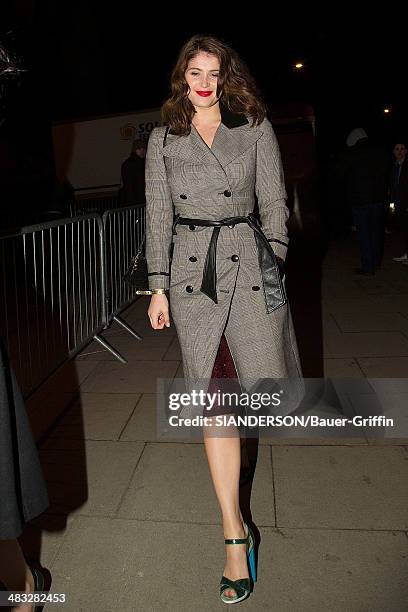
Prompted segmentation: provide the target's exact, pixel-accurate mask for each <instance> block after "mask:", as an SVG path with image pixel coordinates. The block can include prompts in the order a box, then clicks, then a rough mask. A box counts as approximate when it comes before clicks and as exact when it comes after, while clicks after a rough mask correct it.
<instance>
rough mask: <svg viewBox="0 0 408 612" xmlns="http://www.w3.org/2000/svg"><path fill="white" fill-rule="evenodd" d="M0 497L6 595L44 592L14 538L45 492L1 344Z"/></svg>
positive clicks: (0, 577)
mask: <svg viewBox="0 0 408 612" xmlns="http://www.w3.org/2000/svg"><path fill="white" fill-rule="evenodd" d="M0 499H1V504H0V582H1V583H2V584H3V585H4V586H5V587H6V588H7V589H8V590H10V591H25V590H26V591H34V590H44V575H43V574H42V572H41V570H40V569H39V568H37V567H35V568H34V567H30V566H29V565H28V564H27V563H26V560H25V558H24V555H23V553H22V551H21V548H20V545H19V543H18V540H17V538H18V537H19V536H20V535H21V534H22V531H23V527H24V525H25V523H27V522H28V521H30V520H31V519H33V518H35V517H36V516H38V515H39V514H41V513H42V512H44V511H45V510H46V509H47V508H48V505H49V500H48V494H47V489H46V485H45V481H44V476H43V473H42V469H41V466H40V462H39V458H38V453H37V448H36V445H35V442H34V438H33V435H32V432H31V428H30V424H29V421H28V416H27V413H26V408H25V405H24V401H23V397H22V394H21V391H20V388H19V386H18V384H17V381H16V378H15V375H14V372H13V369H12V367H11V365H10V362H9V358H8V355H7V353H6V350H5V348H4V346H2V344H1V342H0ZM17 609H20V608H16V610H17ZM21 609H23V608H21ZM28 609H29V608H28Z"/></svg>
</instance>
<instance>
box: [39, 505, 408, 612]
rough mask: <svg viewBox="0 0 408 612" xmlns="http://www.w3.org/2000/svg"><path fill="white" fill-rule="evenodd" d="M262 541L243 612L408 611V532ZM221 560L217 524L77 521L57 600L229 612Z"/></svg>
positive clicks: (264, 533) (58, 573)
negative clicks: (62, 594) (256, 576)
mask: <svg viewBox="0 0 408 612" xmlns="http://www.w3.org/2000/svg"><path fill="white" fill-rule="evenodd" d="M261 537H262V541H261V546H260V549H259V562H258V572H259V579H258V582H257V583H256V585H255V589H254V592H253V593H252V594H251V596H250V597H249V599H248V600H246V601H245V603H242V604H241V605H242V606H244V607H245V609H248V610H279V612H293V611H294V610H296V611H297V610H302V612H303V611H304V612H316V610H321V609H323V608H322V602H324V609H325V610H333V611H334V612H344V610H350V611H351V612H362V611H367V612H368V611H369V612H383V611H384V610H387V612H402V610H404V605H405V602H406V601H407V597H408V583H407V580H406V575H407V570H408V561H407V559H408V555H407V553H408V540H407V538H406V536H405V535H404V534H401V533H395V532H388V531H387V532H381V531H380V532H367V531H348V530H346V531H337V530H330V531H327V530H275V529H271V528H262V529H261ZM107 550H108V551H109V554H106V551H107ZM224 558H225V552H224V546H223V541H222V531H221V528H220V526H217V525H184V524H180V523H179V524H174V523H171V522H162V523H153V522H150V521H146V522H143V521H142V522H139V521H130V520H124V519H115V520H109V519H106V518H97V517H79V518H78V520H76V522H75V523H74V525H73V526H72V529H71V530H70V533H69V537H67V538H66V539H65V541H64V543H63V546H62V547H61V549H60V551H59V554H58V557H57V559H56V561H55V563H54V564H53V567H52V571H53V578H54V592H66V593H67V603H66V604H65V605H64V610H66V611H67V612H82V611H84V612H85V611H86V612H88V611H89V610H106V611H109V612H110V611H113V610H118V609H120V610H122V611H123V612H127V611H129V612H134V611H135V610H143V611H146V612H150V611H156V610H169V611H171V612H173V611H174V610H180V611H184V610H185V611H187V610H199V611H202V612H208V611H210V610H223V609H225V605H224V604H223V603H222V602H221V601H220V600H219V596H218V584H219V580H220V577H221V574H222V571H223V567H224ZM47 608H48V606H47ZM50 609H51V610H53V609H55V610H58V609H60V607H58V606H56V605H55V606H50Z"/></svg>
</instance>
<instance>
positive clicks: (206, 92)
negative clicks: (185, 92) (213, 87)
mask: <svg viewBox="0 0 408 612" xmlns="http://www.w3.org/2000/svg"><path fill="white" fill-rule="evenodd" d="M196 93H198V95H199V96H203V98H207V97H208V96H211V94H212V91H197V92H196Z"/></svg>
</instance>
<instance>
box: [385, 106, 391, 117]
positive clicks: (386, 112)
mask: <svg viewBox="0 0 408 612" xmlns="http://www.w3.org/2000/svg"><path fill="white" fill-rule="evenodd" d="M390 112H391V109H390V108H388V107H386V108H384V114H385V115H389V113H390Z"/></svg>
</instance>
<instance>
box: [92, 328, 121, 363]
mask: <svg viewBox="0 0 408 612" xmlns="http://www.w3.org/2000/svg"><path fill="white" fill-rule="evenodd" d="M93 338H94V340H97V341H98V342H99V344H102V346H103V347H104V348H105V349H106V350H107V351H109V352H110V353H112V355H114V356H115V357H116V359H119V361H121V362H122V363H127V360H126V359H125V358H124V357H122V355H121V354H120V353H118V352H117V351H116V350H115V349H114V348H113V346H111V345H110V344H109V342H106V340H105V339H104V338H101V336H98V334H95V335H94V337H93Z"/></svg>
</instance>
